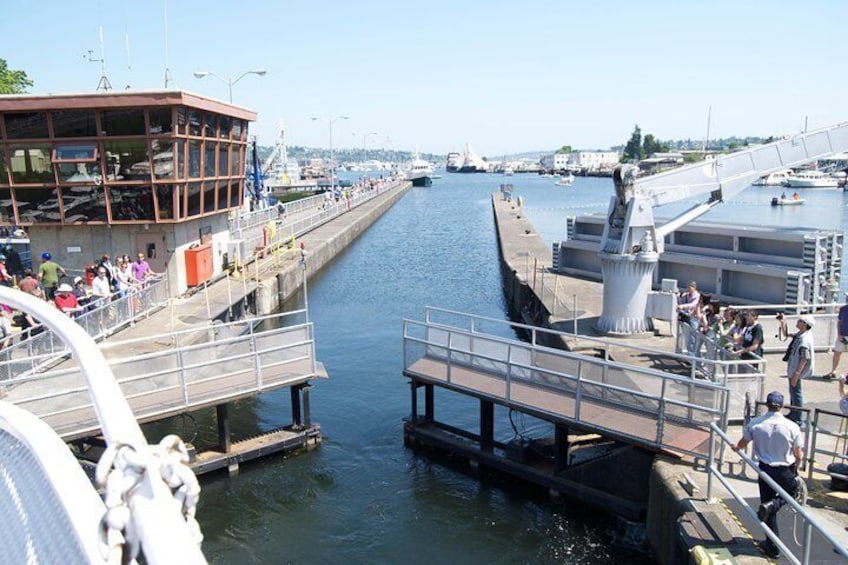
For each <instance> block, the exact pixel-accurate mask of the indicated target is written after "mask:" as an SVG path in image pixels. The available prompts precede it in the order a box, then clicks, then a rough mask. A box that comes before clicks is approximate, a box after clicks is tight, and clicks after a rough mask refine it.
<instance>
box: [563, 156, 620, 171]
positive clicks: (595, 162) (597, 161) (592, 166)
mask: <svg viewBox="0 0 848 565" xmlns="http://www.w3.org/2000/svg"><path fill="white" fill-rule="evenodd" d="M620 158H621V155H619V154H618V152H616V151H575V152H573V153H570V154H569V159H568V163H569V165H570V166H571V167H572V168H576V169H580V170H584V171H602V170H608V169H612V168H613V167H615V166H616V165H618V163H619V160H620Z"/></svg>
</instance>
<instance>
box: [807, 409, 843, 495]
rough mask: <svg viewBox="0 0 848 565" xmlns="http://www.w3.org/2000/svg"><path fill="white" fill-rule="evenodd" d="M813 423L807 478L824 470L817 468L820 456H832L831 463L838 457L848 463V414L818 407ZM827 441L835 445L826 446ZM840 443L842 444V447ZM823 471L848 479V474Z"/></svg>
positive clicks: (814, 413) (840, 460)
mask: <svg viewBox="0 0 848 565" xmlns="http://www.w3.org/2000/svg"><path fill="white" fill-rule="evenodd" d="M811 424H812V425H811V426H809V429H811V430H812V431H811V437H810V438H809V442H808V443H807V445H808V446H809V448H808V449H807V463H808V464H807V478H808V479H810V480H812V478H813V473H814V472H815V471H817V470H818V471H822V469H816V463H819V458H820V457H821V458H825V457H830V458H831V463H835V462H836V460H837V459H838V460H839V462H841V463H848V454H846V442H848V416H846V415H845V414H841V413H839V412H832V411H830V410H822V409H821V408H816V409H815V410H814V411H813V417H812V420H811ZM825 442H829V443H833V444H834V445H833V447H832V448H831V447H830V445H828V446H825V445H824V443H825ZM840 444H841V446H842V447H841V449H840ZM822 472H826V473H828V474H829V475H830V476H831V477H836V478H838V479H842V480H843V481H848V475H844V474H842V473H836V472H833V471H831V470H829V469H825V470H824V471H822Z"/></svg>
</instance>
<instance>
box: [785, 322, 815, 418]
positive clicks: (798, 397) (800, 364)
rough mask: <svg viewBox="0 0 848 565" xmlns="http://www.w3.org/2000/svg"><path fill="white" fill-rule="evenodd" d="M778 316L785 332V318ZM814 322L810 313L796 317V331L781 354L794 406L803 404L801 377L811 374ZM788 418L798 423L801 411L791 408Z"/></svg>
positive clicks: (790, 399)
mask: <svg viewBox="0 0 848 565" xmlns="http://www.w3.org/2000/svg"><path fill="white" fill-rule="evenodd" d="M778 316H779V318H778V319H779V320H780V327H781V332H782V333H784V334H786V319H785V318H784V317H783V316H782V315H778ZM814 324H815V320H814V318H813V317H812V316H810V315H804V316H801V317H799V318H798V321H797V322H796V323H795V327H796V328H797V329H798V332H797V333H795V334H792V341H791V342H789V347H788V348H787V349H786V354H785V355H784V356H783V360H784V361H786V363H787V366H786V376H787V378H789V404H790V405H791V406H793V407H794V408H802V407H803V406H804V396H803V393H802V391H801V382H802V379H807V378H809V377H811V376H813V370H814V365H815V363H814V361H815V345H814V344H813V332H812V331H811V330H812V329H813V325H814ZM789 419H790V420H792V421H793V422H795V423H797V424H800V423H801V411H800V410H791V411H790V412H789Z"/></svg>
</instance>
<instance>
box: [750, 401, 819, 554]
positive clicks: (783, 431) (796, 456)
mask: <svg viewBox="0 0 848 565" xmlns="http://www.w3.org/2000/svg"><path fill="white" fill-rule="evenodd" d="M766 406H767V407H768V412H766V413H765V414H763V415H762V416H758V417H756V418H753V419H751V420H750V421H749V422H748V423H747V424H746V425H745V427H744V428H743V430H742V439H740V440H739V441H738V442H737V443H736V445H734V446H733V451H739V450H741V449H745V447H747V446H748V444H749V443H753V444H754V455H756V458H757V460H758V461H759V468H760V471H761V472H762V473H764V474H766V475H768V476H769V477H771V479H772V480H774V482H776V483H777V484H778V485H780V487H781V488H782V489H783V490H785V491H786V492H787V493H789V495H790V496H792V497H793V498H798V496H799V495H801V494H802V493H803V491H804V487H803V486H802V484H801V483H802V481H801V479H800V478H799V477H798V464H799V463H800V462H801V458H802V457H803V453H802V449H803V447H804V441H803V437H802V436H801V429H800V428H799V427H798V424H796V423H795V422H793V421H792V420H790V419H788V418H786V417H784V416H783V414H781V412H780V409H781V408H782V407H783V395H782V394H780V393H779V392H778V391H776V390H775V391H772V392H770V393H769V394H768V396H767V397H766ZM757 482H758V485H759V488H760V507H759V509H758V510H757V517H758V518H759V519H760V520H761V521H763V522H765V524H766V526H768V527H769V528H770V529H771V531H772V532H774V534H775V535H776V536H780V532H779V531H778V528H777V513H778V511H779V510H780V509H781V507H782V506H783V505H784V504H785V503H786V502H785V501H784V500H783V498H781V497H780V496H778V494H777V493H776V492H775V491H774V489H773V488H771V486H769V485H768V484H767V483H766V482H765V481H764V480H763V478H762V477H760V476H759V474H758V481H757ZM804 486H806V485H804ZM759 545H760V549H762V550H763V552H764V553H765V554H766V555H768V556H769V557H772V558H777V557H778V556H779V555H780V550H779V549H778V547H777V545H776V544H775V543H774V542H773V541H771V540H770V539H769V538H768V537H766V539H765V540H764V541H763V542H761V543H760V544H759Z"/></svg>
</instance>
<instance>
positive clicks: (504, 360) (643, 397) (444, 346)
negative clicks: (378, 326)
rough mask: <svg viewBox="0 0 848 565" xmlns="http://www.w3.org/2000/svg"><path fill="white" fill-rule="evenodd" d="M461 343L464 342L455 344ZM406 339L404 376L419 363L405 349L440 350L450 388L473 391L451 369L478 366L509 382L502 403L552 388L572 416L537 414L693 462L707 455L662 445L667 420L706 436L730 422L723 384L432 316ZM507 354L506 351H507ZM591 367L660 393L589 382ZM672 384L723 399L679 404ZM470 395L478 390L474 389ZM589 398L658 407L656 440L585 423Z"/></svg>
mask: <svg viewBox="0 0 848 565" xmlns="http://www.w3.org/2000/svg"><path fill="white" fill-rule="evenodd" d="M413 328H422V329H423V330H425V331H426V333H427V334H428V335H425V336H424V337H418V336H417V335H413V333H412V329H413ZM431 330H433V331H435V332H438V333H439V338H438V339H436V340H434V339H433V338H432V336H429V333H430V331H431ZM458 337H459V338H460V339H457V338H458ZM403 339H404V344H405V346H404V370H406V369H408V368H410V367H411V366H412V364H414V363H415V362H416V360H417V358H416V357H415V356H414V355H413V356H411V355H409V353H408V351H407V349H408V348H407V346H406V344H410V343H417V344H421V345H423V346H425V347H433V348H436V349H438V350H442V351H444V354H436V356H437V357H438V358H442V357H443V358H444V359H445V362H446V363H447V373H446V378H447V381H446V382H447V384H449V385H451V386H457V387H460V388H464V389H468V388H469V387H467V386H463V385H461V384H456V383H454V382H453V378H452V367H453V365H454V364H463V365H470V366H479V367H480V368H482V369H483V370H486V371H490V372H493V373H495V374H497V375H501V376H502V377H503V378H504V379H505V386H504V392H503V394H502V395H501V393H500V392H498V394H497V396H498V398H501V397H502V398H503V400H504V401H505V402H508V403H512V402H517V401H515V400H514V398H513V397H512V393H511V391H512V386H513V381H525V382H532V383H534V384H536V385H538V386H540V387H543V388H548V389H550V390H552V391H558V392H563V393H566V394H567V395H569V396H570V397H572V398H573V400H574V407H573V411H574V412H573V414H574V415H573V416H565V415H564V414H562V413H555V412H550V411H549V410H546V409H544V408H541V407H535V409H536V410H539V411H541V412H544V413H550V414H552V415H555V416H556V417H557V418H565V419H567V420H573V421H576V422H581V423H584V424H586V425H591V426H592V427H594V428H597V429H599V430H607V431H608V432H609V433H610V434H613V435H618V436H623V437H628V438H632V439H634V440H637V441H639V442H642V443H647V444H650V445H656V446H660V447H669V448H672V449H675V450H678V451H681V452H685V453H691V454H692V455H695V456H699V455H700V456H702V457H703V456H704V455H705V454H704V453H694V452H690V451H689V450H687V449H685V448H680V447H675V446H672V445H666V443H665V440H664V438H665V426H664V425H663V424H664V423H665V421H666V420H667V421H669V422H675V423H676V424H678V425H683V426H687V427H696V428H700V429H702V430H703V431H704V432H706V431H707V427H706V424H707V423H708V422H714V421H716V420H720V421H721V423H722V425H724V424H725V421H726V410H725V408H726V407H725V404H726V397H727V388H726V387H724V386H721V385H719V384H715V383H710V382H702V381H697V382H696V381H692V380H690V379H687V378H685V377H680V376H678V375H670V374H667V373H663V372H661V371H656V370H654V369H649V368H644V367H634V366H631V365H626V364H624V363H618V362H614V361H608V360H604V359H599V358H596V357H589V356H586V355H582V354H579V353H573V352H569V351H565V350H562V349H555V348H550V347H546V346H543V345H539V344H532V343H531V344H528V343H524V342H517V341H516V340H514V339H509V338H504V337H501V336H496V335H491V334H484V333H481V332H480V331H479V330H478V329H477V328H476V327H474V328H472V329H471V330H468V329H465V328H458V327H455V326H448V325H444V324H438V323H435V322H433V321H432V320H431V319H429V316H428V319H427V320H426V321H423V322H422V321H418V320H408V319H405V320H404V321H403ZM475 342H478V343H480V344H483V345H484V347H485V346H496V347H499V348H500V349H499V350H498V351H497V354H490V353H487V352H484V351H475V350H474V343H475ZM465 343H467V344H468V345H467V346H465V347H464V346H463V345H464V344H465ZM516 347H518V348H521V349H524V350H527V352H528V353H529V354H532V353H534V352H535V353H543V354H546V355H551V356H555V357H558V358H561V359H563V360H567V361H569V362H572V363H576V364H577V367H578V368H577V373H576V375H575V374H569V373H566V372H563V371H561V370H557V369H555V368H548V367H545V366H541V365H534V364H528V363H526V362H522V361H521V360H519V359H517V358H516V355H515V354H514V350H515V349H516ZM504 348H506V349H505V351H504ZM457 355H459V356H465V357H467V358H468V359H467V360H461V359H457ZM587 364H588V365H591V366H596V367H603V368H605V369H607V368H612V369H614V370H616V371H617V372H619V373H621V374H622V375H624V376H627V377H628V378H630V376H632V377H633V378H637V379H638V378H649V379H652V380H651V381H646V383H647V382H649V383H650V386H651V387H652V388H657V387H658V388H659V389H660V392H659V393H657V392H651V391H650V390H648V391H646V390H642V389H641V388H638V385H635V386H634V387H632V388H627V386H620V385H619V384H611V383H608V382H605V380H606V379H605V378H604V377H601V380H594V379H587V378H586V377H585V376H584V375H583V369H582V367H583V366H584V365H587ZM521 373H530V374H533V373H535V374H538V375H546V376H548V377H553V378H557V379H560V380H561V381H562V382H561V383H556V382H543V381H538V382H537V381H535V380H533V378H532V377H526V376H522V375H521ZM668 383H675V385H680V386H682V387H683V390H682V391H681V390H679V389H678V390H675V392H678V393H680V392H683V393H685V390H687V389H691V388H692V387H696V388H698V389H700V390H709V391H711V392H712V393H717V394H718V395H719V396H720V397H719V398H716V397H715V396H714V395H711V398H712V399H713V402H711V403H710V404H713V406H710V405H703V404H695V403H693V402H691V400H692V398H693V396H694V395H693V394H692V391H691V390H690V392H689V395H688V396H687V398H688V399H689V401H687V400H678V399H676V398H674V397H671V396H668V393H669V391H670V390H671V387H668V386H667V384H668ZM471 390H476V389H474V388H473V387H472V388H471ZM608 395H616V396H618V398H619V400H618V401H617V402H613V401H611V400H608ZM621 395H626V396H627V397H628V398H630V399H632V402H630V401H626V403H625V404H622V401H621V400H620V398H621ZM586 398H588V399H590V400H591V401H592V402H598V403H601V404H607V405H609V406H615V407H617V408H619V409H621V410H625V411H627V412H630V413H634V414H639V413H641V414H651V415H652V416H655V415H656V411H655V410H653V409H650V408H647V407H645V406H643V403H644V402H646V401H647V402H651V403H658V404H659V411H660V412H661V420H662V421H659V422H658V426H657V428H656V432H655V435H653V436H651V435H648V436H647V437H646V436H642V435H634V434H631V433H628V432H627V430H621V429H615V428H611V427H609V426H604V425H603V424H599V423H597V422H589V421H586V420H584V419H582V418H581V416H580V406H581V404H582V402H583V401H584V399H586ZM519 404H522V405H524V404H526V403H525V402H519ZM715 404H719V406H714V405H715ZM668 407H675V408H674V410H672V411H671V412H672V413H670V414H669V413H668ZM681 411H682V413H681ZM687 411H688V412H687ZM693 411H697V412H698V414H699V415H702V417H700V418H697V417H694V415H693ZM686 414H688V415H686Z"/></svg>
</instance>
